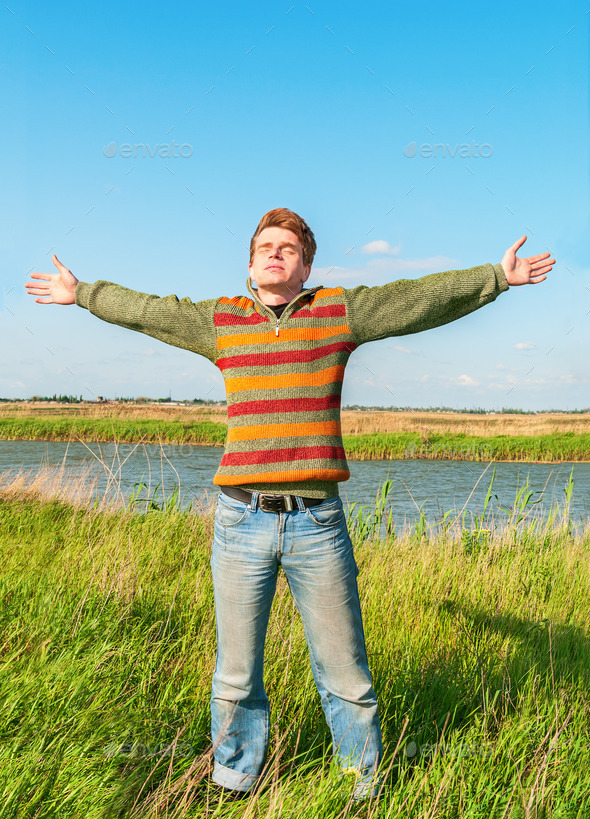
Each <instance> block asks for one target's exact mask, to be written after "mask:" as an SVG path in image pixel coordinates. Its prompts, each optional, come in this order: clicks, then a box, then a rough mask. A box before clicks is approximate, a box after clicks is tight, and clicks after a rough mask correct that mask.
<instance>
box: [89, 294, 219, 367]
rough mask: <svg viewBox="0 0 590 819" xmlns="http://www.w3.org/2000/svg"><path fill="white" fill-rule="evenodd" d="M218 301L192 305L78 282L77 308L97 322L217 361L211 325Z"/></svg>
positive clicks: (172, 297)
mask: <svg viewBox="0 0 590 819" xmlns="http://www.w3.org/2000/svg"><path fill="white" fill-rule="evenodd" d="M218 301H219V299H206V300H204V301H198V302H192V301H191V300H190V299H188V298H184V299H180V300H179V299H178V298H177V297H176V296H165V297H160V296H149V295H148V294H147V293H138V292H137V291H135V290H129V289H128V288H127V287H122V286H121V285H119V284H113V283H112V282H105V281H97V282H95V283H94V284H88V283H87V282H78V284H77V285H76V304H77V305H78V306H79V307H85V308H86V309H87V310H90V312H91V313H93V314H94V315H95V316H97V317H98V318H100V319H102V320H103V321H108V322H110V323H111V324H119V325H120V326H121V327H128V328H129V329H130V330H137V331H138V332H140V333H145V334H146V335H148V336H153V337H154V338H157V339H159V340H160V341H164V342H165V343H166V344H172V345H174V346H175V347H182V348H184V349H185V350H191V351H192V352H193V353H199V354H200V355H203V356H205V358H208V359H209V360H210V361H212V362H213V363H215V361H216V359H217V345H216V332H215V323H214V317H213V315H214V312H215V305H216V304H217V302H218Z"/></svg>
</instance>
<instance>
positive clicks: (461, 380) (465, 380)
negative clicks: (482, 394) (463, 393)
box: [451, 373, 479, 387]
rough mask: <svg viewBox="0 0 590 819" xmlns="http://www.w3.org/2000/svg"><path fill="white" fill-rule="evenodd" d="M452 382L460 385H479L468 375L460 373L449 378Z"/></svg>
mask: <svg viewBox="0 0 590 819" xmlns="http://www.w3.org/2000/svg"><path fill="white" fill-rule="evenodd" d="M451 381H452V382H453V384H458V385H459V386H460V387H479V381H475V380H474V379H473V378H471V376H470V375H466V374H465V373H463V375H460V376H459V377H458V378H451Z"/></svg>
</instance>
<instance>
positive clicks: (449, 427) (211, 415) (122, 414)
mask: <svg viewBox="0 0 590 819" xmlns="http://www.w3.org/2000/svg"><path fill="white" fill-rule="evenodd" d="M15 413H18V415H21V416H23V417H35V416H36V417H84V418H105V417H113V418H121V419H124V418H129V419H134V420H144V419H145V420H161V421H168V422H170V421H182V422H185V423H186V422H198V421H217V422H221V423H225V422H226V421H227V415H226V409H225V407H224V406H205V407H203V406H196V407H185V406H173V405H172V406H170V405H167V404H126V403H125V404H114V403H113V404H111V403H108V404H72V405H70V406H68V405H64V404H58V403H52V402H47V403H42V402H38V403H35V404H23V403H14V404H9V403H2V404H0V418H1V417H3V416H7V415H14V414H15ZM371 432H418V433H420V434H421V435H424V436H428V435H430V434H432V433H436V434H441V435H442V434H444V433H458V432H464V433H465V434H467V435H475V436H483V437H490V436H493V435H550V434H552V433H564V432H574V433H584V432H585V433H590V413H583V414H579V413H578V414H571V415H568V414H565V413H539V414H538V415H518V414H514V415H510V414H507V413H506V414H504V413H501V414H497V415H472V414H470V413H461V412H449V413H447V412H389V411H387V410H383V411H370V412H363V411H359V410H343V412H342V433H343V434H344V435H359V434H367V433H371Z"/></svg>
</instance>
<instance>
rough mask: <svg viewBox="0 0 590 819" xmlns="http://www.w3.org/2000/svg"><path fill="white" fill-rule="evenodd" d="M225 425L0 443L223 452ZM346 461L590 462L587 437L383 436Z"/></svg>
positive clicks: (81, 432) (33, 435) (353, 449)
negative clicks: (114, 444)
mask: <svg viewBox="0 0 590 819" xmlns="http://www.w3.org/2000/svg"><path fill="white" fill-rule="evenodd" d="M226 434H227V425H226V424H222V423H219V422H216V421H200V422H198V423H187V422H183V421H163V420H158V421H156V420H132V419H123V418H80V417H75V416H74V417H67V416H64V417H58V418H52V417H49V418H47V417H39V418H31V417H28V418H27V417H24V418H23V417H19V416H18V415H14V416H6V417H4V418H0V440H46V441H70V440H81V441H88V442H90V441H95V442H102V441H118V442H120V443H135V442H138V441H141V442H142V443H161V444H201V445H211V446H223V445H224V443H225V439H226ZM344 448H345V450H346V455H347V457H348V458H349V459H350V460H377V459H393V458H428V459H445V460H446V459H451V460H466V461H491V460H496V461H546V462H554V461H590V434H586V433H574V432H564V433H553V434H551V435H536V436H532V435H520V436H517V435H514V436H513V435H496V436H492V437H484V436H470V435H466V434H465V433H455V434H450V433H446V434H443V435H434V434H433V435H430V436H428V437H426V438H424V437H421V436H420V435H419V434H418V433H411V432H408V433H395V432H391V433H383V432H375V433H371V434H367V435H347V436H344Z"/></svg>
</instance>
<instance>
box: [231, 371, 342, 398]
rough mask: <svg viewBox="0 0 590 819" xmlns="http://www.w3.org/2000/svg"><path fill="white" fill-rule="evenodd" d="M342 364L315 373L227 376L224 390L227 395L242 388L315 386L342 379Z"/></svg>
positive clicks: (264, 388) (261, 388)
mask: <svg viewBox="0 0 590 819" xmlns="http://www.w3.org/2000/svg"><path fill="white" fill-rule="evenodd" d="M343 378H344V366H343V365H342V364H337V365H336V366H335V367H327V368H326V369H325V370H320V371H319V372H317V373H283V374H282V375H251V376H244V377H243V378H228V379H226V382H225V391H226V393H227V394H228V395H230V394H231V393H233V392H242V391H243V390H266V389H276V390H280V389H285V387H317V386H319V385H321V384H331V383H333V382H335V381H342V379H343Z"/></svg>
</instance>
